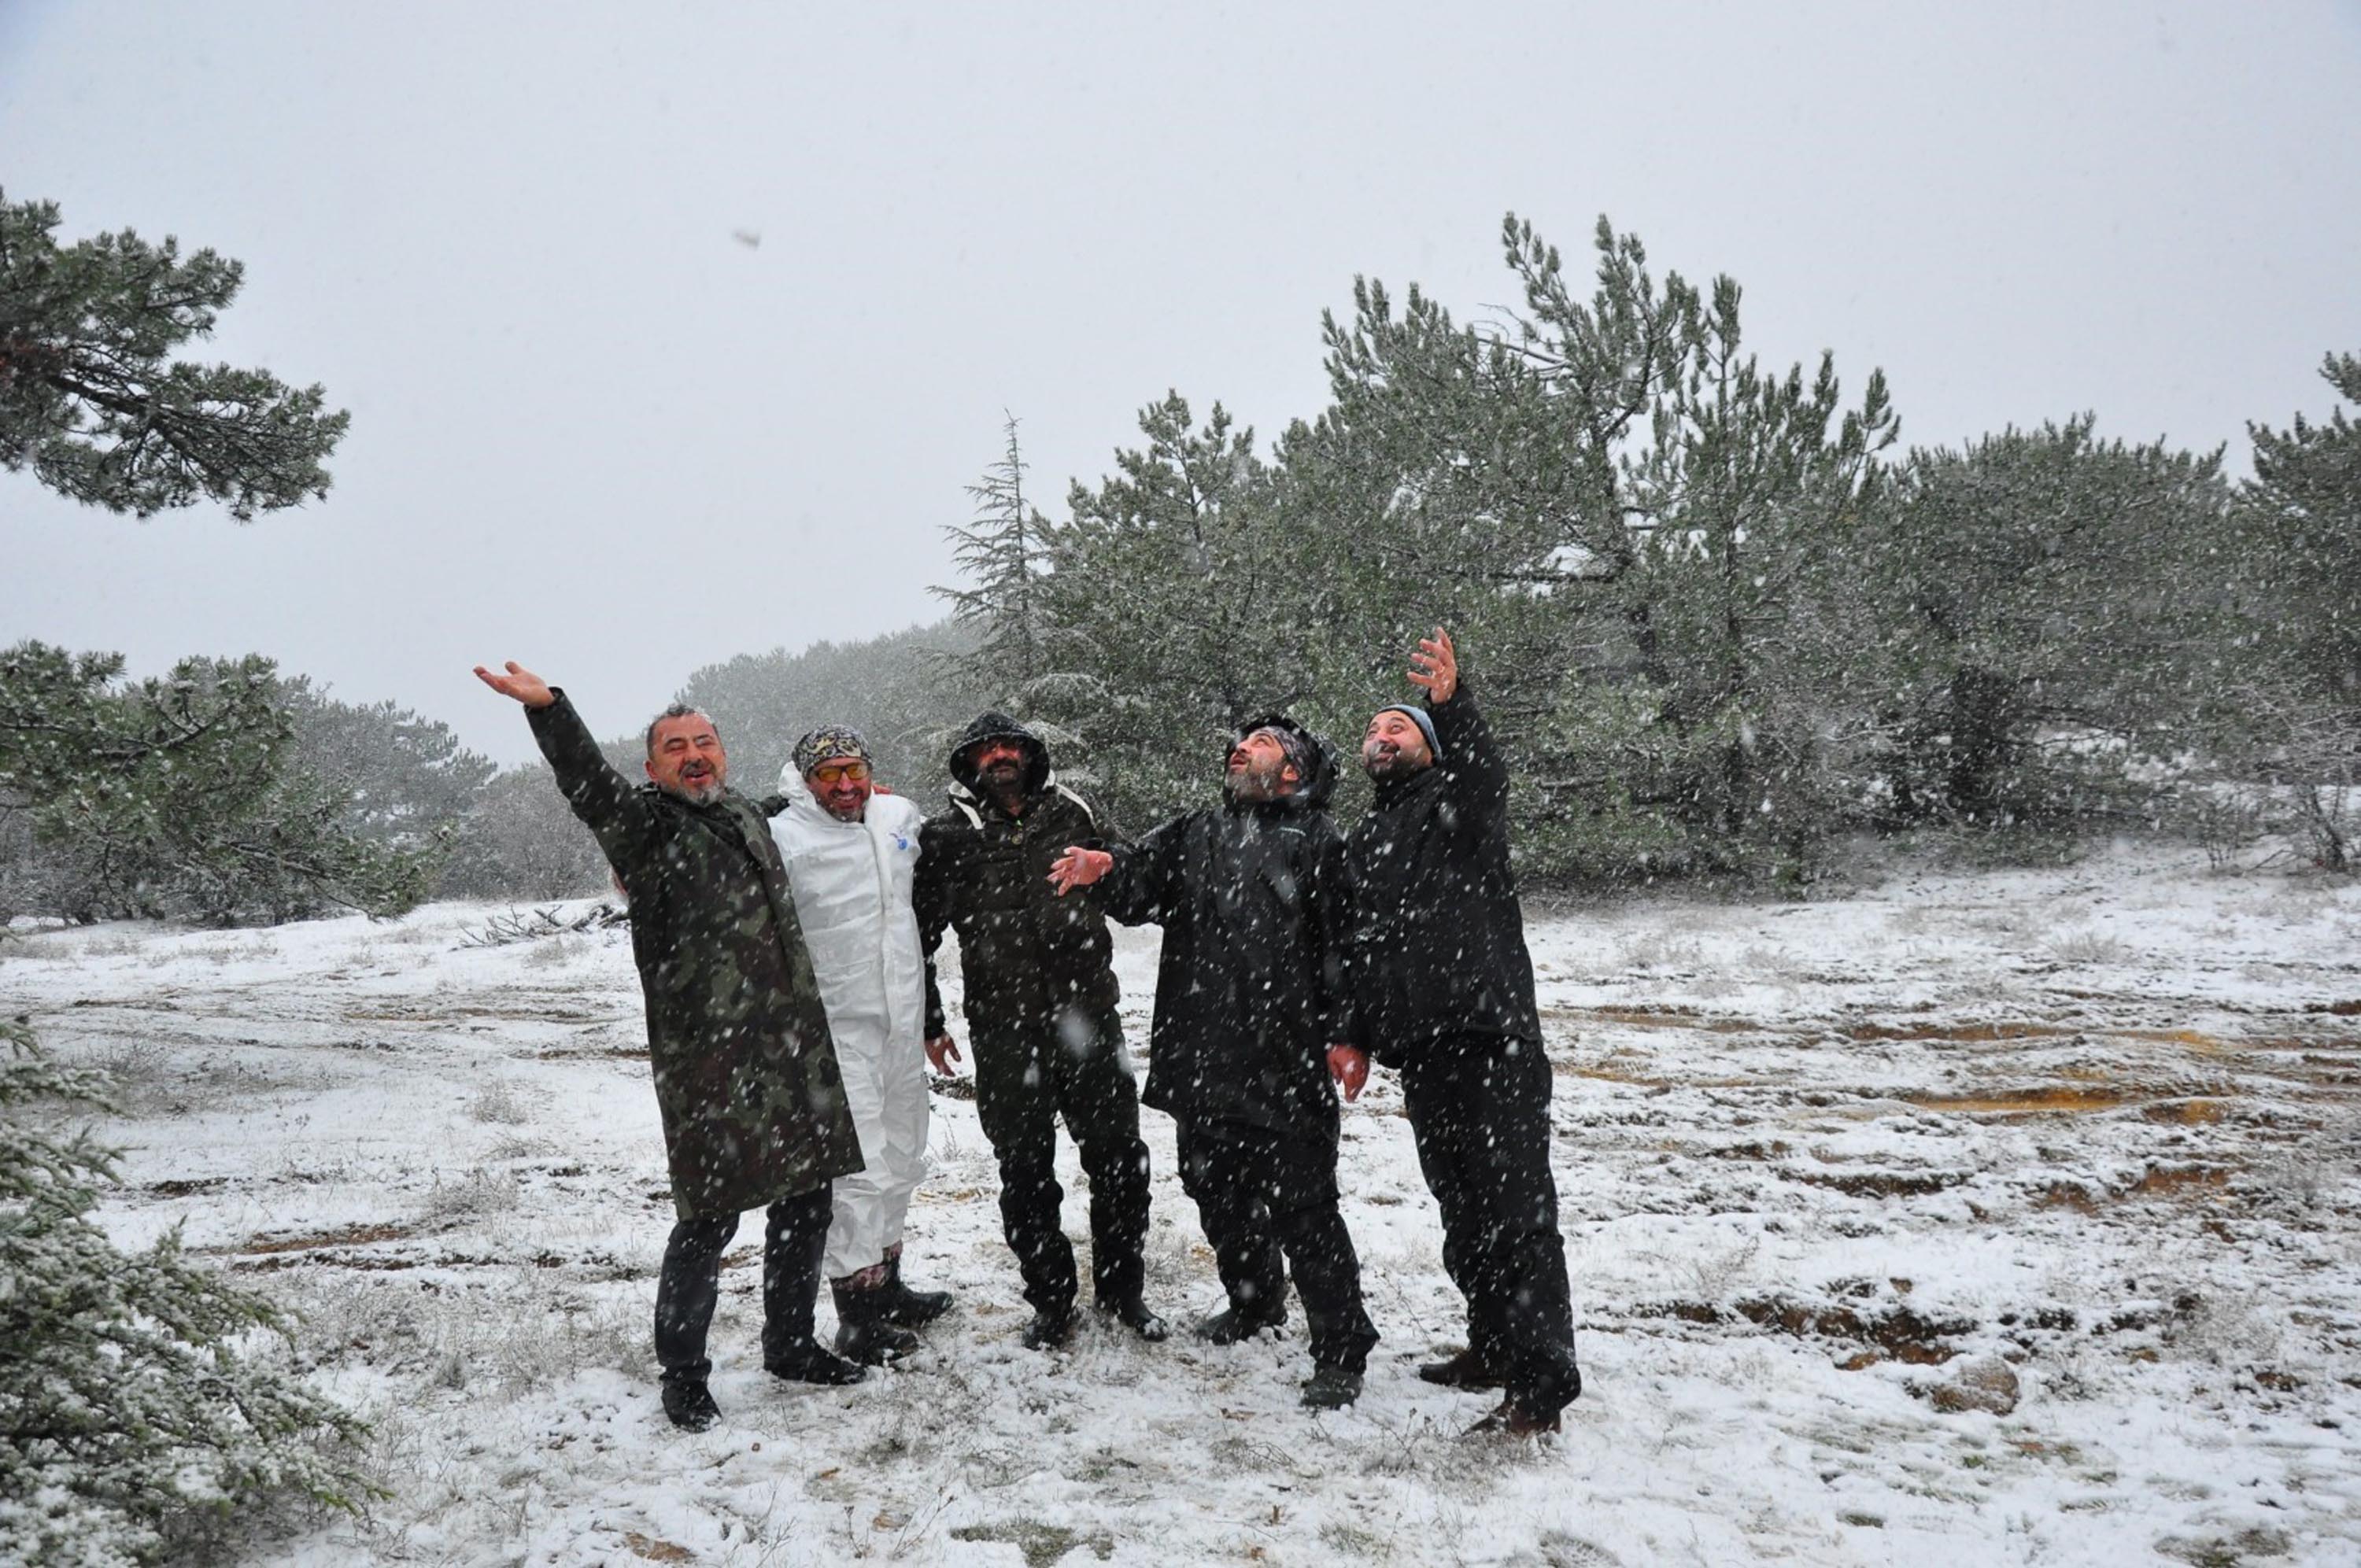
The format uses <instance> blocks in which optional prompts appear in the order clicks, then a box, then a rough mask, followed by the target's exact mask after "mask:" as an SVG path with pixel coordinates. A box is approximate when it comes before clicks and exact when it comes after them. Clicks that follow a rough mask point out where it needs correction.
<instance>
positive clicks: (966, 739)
mask: <svg viewBox="0 0 2361 1568" xmlns="http://www.w3.org/2000/svg"><path fill="white" fill-rule="evenodd" d="M986 740H1014V741H1016V744H1017V745H1018V746H1020V747H1022V748H1023V749H1024V751H1025V793H1026V794H1027V795H1038V794H1040V793H1041V792H1042V791H1043V790H1045V789H1047V788H1048V787H1049V746H1048V745H1047V744H1045V743H1044V742H1043V741H1042V740H1041V737H1039V736H1038V735H1036V734H1034V733H1033V731H1031V730H1030V729H1026V728H1025V726H1023V725H1022V724H1019V723H1017V722H1016V720H1015V719H1013V718H1009V717H1008V715H1006V714H1005V713H991V712H986V713H979V714H977V715H976V716H975V720H974V722H973V723H972V724H970V725H969V726H968V727H967V728H966V729H964V730H962V731H961V733H960V738H959V739H958V740H955V741H953V742H952V744H951V756H950V770H951V782H952V783H953V784H957V785H958V786H959V787H960V788H961V790H964V791H965V792H966V793H967V794H969V795H980V794H982V793H983V791H982V790H981V788H980V787H979V786H978V784H977V782H976V773H975V758H974V752H975V749H976V748H977V747H978V746H981V745H983V743H984V742H985V741H986Z"/></svg>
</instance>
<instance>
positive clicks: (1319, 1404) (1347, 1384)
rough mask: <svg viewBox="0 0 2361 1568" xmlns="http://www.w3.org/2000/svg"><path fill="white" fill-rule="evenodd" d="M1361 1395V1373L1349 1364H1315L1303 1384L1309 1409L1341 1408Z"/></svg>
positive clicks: (1305, 1407) (1304, 1398)
mask: <svg viewBox="0 0 2361 1568" xmlns="http://www.w3.org/2000/svg"><path fill="white" fill-rule="evenodd" d="M1360 1397H1361V1375H1360V1374H1359V1373H1357V1372H1356V1371H1354V1370H1353V1369H1352V1368H1350V1367H1348V1366H1315V1367H1313V1368H1312V1380H1311V1381H1310V1382H1308V1383H1306V1384H1304V1386H1303V1408H1304V1409H1307V1410H1341V1409H1344V1408H1345V1406H1347V1405H1349V1404H1351V1403H1353V1402H1354V1401H1355V1400H1356V1399H1358V1398H1360Z"/></svg>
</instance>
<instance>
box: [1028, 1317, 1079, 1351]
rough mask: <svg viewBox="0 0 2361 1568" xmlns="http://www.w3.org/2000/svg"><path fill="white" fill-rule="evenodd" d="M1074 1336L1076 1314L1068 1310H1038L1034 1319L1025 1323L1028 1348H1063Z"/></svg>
mask: <svg viewBox="0 0 2361 1568" xmlns="http://www.w3.org/2000/svg"><path fill="white" fill-rule="evenodd" d="M1073 1337H1074V1314H1073V1313H1072V1312H1071V1311H1066V1312H1036V1313H1034V1314H1033V1321H1031V1322H1029V1323H1027V1324H1026V1325H1025V1348H1026V1349H1027V1350H1063V1349H1064V1348H1065V1347H1066V1344H1067V1343H1068V1342H1069V1341H1071V1339H1072V1338H1073Z"/></svg>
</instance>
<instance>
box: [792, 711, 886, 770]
mask: <svg viewBox="0 0 2361 1568" xmlns="http://www.w3.org/2000/svg"><path fill="white" fill-rule="evenodd" d="M793 759H794V762H795V764H796V772H797V773H801V774H803V775H804V776H805V777H806V778H809V777H810V776H811V771H812V770H813V769H814V768H816V767H818V766H819V765H820V764H821V763H822V762H871V761H872V760H873V759H872V758H871V757H870V755H869V742H868V741H866V740H862V738H861V731H860V730H858V729H846V728H845V727H844V726H843V725H841V724H824V725H822V726H820V727H819V728H818V729H815V730H813V731H812V732H811V733H810V734H808V735H807V736H805V737H804V738H803V739H802V740H798V741H796V749H795V751H794V753H793Z"/></svg>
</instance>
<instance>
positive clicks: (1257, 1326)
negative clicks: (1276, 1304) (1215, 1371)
mask: <svg viewBox="0 0 2361 1568" xmlns="http://www.w3.org/2000/svg"><path fill="white" fill-rule="evenodd" d="M1286 1323H1287V1308H1286V1307H1285V1306H1284V1305H1282V1306H1280V1308H1279V1310H1277V1311H1275V1312H1274V1311H1272V1310H1269V1309H1268V1308H1263V1309H1258V1310H1248V1309H1246V1308H1243V1307H1238V1306H1228V1307H1224V1308H1223V1309H1222V1310H1220V1311H1218V1312H1215V1313H1214V1314H1213V1316H1212V1317H1210V1318H1207V1319H1206V1320H1205V1321H1203V1322H1202V1323H1199V1324H1198V1325H1197V1337H1198V1338H1199V1339H1201V1340H1203V1341H1204V1342H1205V1343H1207V1344H1236V1343H1238V1342H1239V1341H1241V1340H1249V1339H1252V1338H1254V1337H1255V1335H1257V1334H1258V1333H1260V1332H1263V1330H1265V1329H1271V1330H1274V1331H1275V1330H1278V1329H1280V1328H1283V1327H1285V1325H1286Z"/></svg>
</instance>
